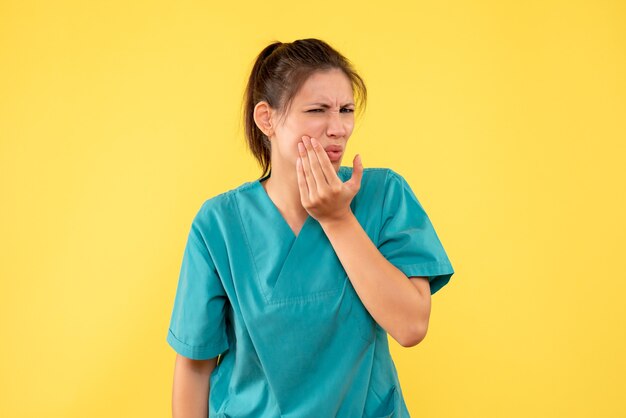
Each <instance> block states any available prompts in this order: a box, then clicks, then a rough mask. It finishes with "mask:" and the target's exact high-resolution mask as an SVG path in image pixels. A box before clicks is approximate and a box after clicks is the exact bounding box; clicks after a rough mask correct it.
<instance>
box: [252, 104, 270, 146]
mask: <svg viewBox="0 0 626 418" xmlns="http://www.w3.org/2000/svg"><path fill="white" fill-rule="evenodd" d="M254 122H255V123H256V126H258V127H259V129H260V130H261V132H263V133H264V134H265V135H266V136H267V137H268V138H269V137H270V136H272V135H273V134H274V129H273V128H272V108H271V107H270V105H269V104H268V103H267V102H266V101H264V100H263V101H260V102H259V103H257V104H256V106H254Z"/></svg>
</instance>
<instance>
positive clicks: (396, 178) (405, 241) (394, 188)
mask: <svg viewBox="0 0 626 418" xmlns="http://www.w3.org/2000/svg"><path fill="white" fill-rule="evenodd" d="M378 249H379V250H380V252H381V254H383V255H384V256H385V258H386V259H387V260H388V261H389V262H390V263H392V264H393V265H394V266H396V267H397V268H398V269H399V270H401V271H402V272H403V273H404V274H405V275H406V276H407V277H411V276H423V277H427V278H428V281H429V283H430V294H431V295H432V294H434V293H435V292H437V291H438V290H439V289H441V288H442V287H443V286H445V285H446V284H447V283H448V282H449V281H450V278H451V277H452V275H453V274H454V270H453V268H452V264H451V263H450V260H449V259H448V256H447V254H446V252H445V250H444V248H443V245H442V244H441V241H440V240H439V237H438V236H437V233H436V232H435V229H434V227H433V225H432V223H431V222H430V219H429V217H428V215H427V214H426V212H425V210H424V208H423V207H422V205H421V204H420V202H419V201H418V199H417V197H416V196H415V194H414V193H413V191H412V190H411V187H410V186H409V185H408V183H407V182H406V180H405V179H404V177H402V176H401V175H400V174H398V173H397V172H395V171H393V170H391V169H389V170H388V173H387V179H386V181H385V197H384V202H383V208H382V217H381V229H380V235H379V239H378Z"/></svg>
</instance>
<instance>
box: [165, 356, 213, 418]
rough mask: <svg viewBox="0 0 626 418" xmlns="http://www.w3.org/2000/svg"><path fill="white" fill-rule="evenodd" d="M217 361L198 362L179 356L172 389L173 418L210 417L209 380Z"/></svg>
mask: <svg viewBox="0 0 626 418" xmlns="http://www.w3.org/2000/svg"><path fill="white" fill-rule="evenodd" d="M216 360H217V358H215V359H211V360H206V361H197V360H190V359H187V358H184V357H182V356H180V355H179V356H177V358H176V365H175V367H174V386H173V389H172V417H173V418H206V417H207V416H208V411H207V408H208V398H209V390H210V388H209V378H210V375H211V372H212V371H213V369H214V368H215V365H216V363H217V361H216Z"/></svg>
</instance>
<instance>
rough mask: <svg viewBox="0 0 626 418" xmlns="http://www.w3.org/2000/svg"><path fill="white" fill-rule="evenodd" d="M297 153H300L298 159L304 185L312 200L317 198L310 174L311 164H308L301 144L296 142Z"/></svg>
mask: <svg viewBox="0 0 626 418" xmlns="http://www.w3.org/2000/svg"><path fill="white" fill-rule="evenodd" d="M298 152H299V153H300V159H301V160H302V169H303V172H304V178H305V179H306V184H307V186H308V194H307V196H308V197H309V199H311V200H314V199H315V198H316V196H317V184H316V183H315V178H314V177H313V173H312V172H311V164H310V163H309V154H308V152H307V150H306V148H305V147H304V144H302V142H298Z"/></svg>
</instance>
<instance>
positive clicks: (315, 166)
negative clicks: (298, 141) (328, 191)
mask: <svg viewBox="0 0 626 418" xmlns="http://www.w3.org/2000/svg"><path fill="white" fill-rule="evenodd" d="M302 142H303V143H304V147H305V149H306V152H307V156H308V159H309V164H310V166H311V173H312V174H313V178H314V179H315V185H316V186H317V191H318V192H320V191H321V189H322V188H324V187H326V184H327V181H326V176H325V175H324V172H323V171H322V166H321V165H320V161H319V156H318V155H317V152H316V150H315V149H313V145H312V144H311V137H309V136H306V135H305V136H303V137H302Z"/></svg>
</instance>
